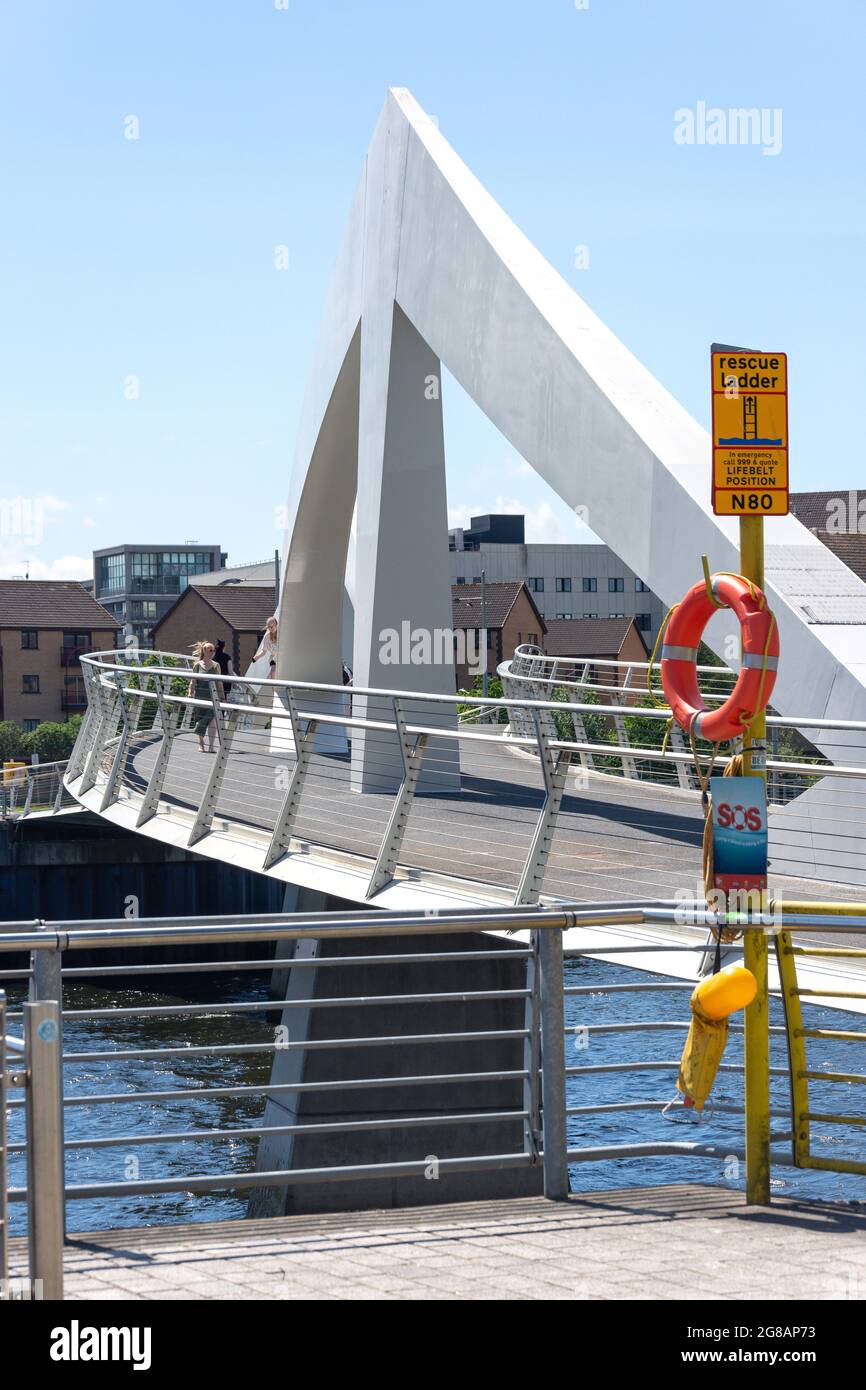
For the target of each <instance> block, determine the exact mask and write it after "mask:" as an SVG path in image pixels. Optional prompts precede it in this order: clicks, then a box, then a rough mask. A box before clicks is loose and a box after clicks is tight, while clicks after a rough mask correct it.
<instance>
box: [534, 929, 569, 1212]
mask: <svg viewBox="0 0 866 1390" xmlns="http://www.w3.org/2000/svg"><path fill="white" fill-rule="evenodd" d="M538 963H539V967H540V971H541V1105H542V1110H541V1116H542V1137H543V1155H544V1159H543V1163H544V1195H545V1197H548V1198H550V1200H551V1201H553V1202H563V1201H565V1199H566V1197H567V1196H568V1193H569V1186H568V1139H567V1134H566V1118H565V996H564V994H563V988H564V978H563V963H562V931H561V930H560V929H559V928H558V927H543V928H540V929H539V933H538Z"/></svg>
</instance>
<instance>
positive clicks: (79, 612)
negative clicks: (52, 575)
mask: <svg viewBox="0 0 866 1390" xmlns="http://www.w3.org/2000/svg"><path fill="white" fill-rule="evenodd" d="M0 627H29V628H34V627H35V628H80V629H82V630H85V629H86V630H87V631H92V630H93V629H100V628H101V629H106V628H111V629H116V628H119V627H120V623H118V622H117V621H116V620H115V619H114V618H112V616H111V614H110V613H108V612H106V610H105V609H104V608H103V607H102V604H101V603H97V602H96V599H95V598H93V596H92V595H91V594H89V593H88V592H87V590H86V589H85V588H84V586H83V585H82V584H79V583H78V582H77V581H76V580H74V579H0Z"/></svg>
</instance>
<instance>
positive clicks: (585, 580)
mask: <svg viewBox="0 0 866 1390" xmlns="http://www.w3.org/2000/svg"><path fill="white" fill-rule="evenodd" d="M448 549H449V560H450V566H451V582H452V584H477V583H479V582H480V579H481V572H482V570H483V571H484V576H485V579H486V580H487V582H488V583H500V582H504V581H508V580H522V581H523V582H524V583H525V584H526V587H527V588H528V589H529V591H530V593H531V594H532V597H533V599H534V600H535V604H536V607H537V608H538V611H539V613H540V614H541V616H542V617H543V618H544V619H545V621H551V620H553V621H555V620H556V619H564V620H568V619H572V618H633V619H634V622H635V626H636V627H637V629H638V631H639V632H640V633H641V635H642V637H643V639H644V641H645V642H647V644H648V645H649V646H650V647H651V646H652V644H653V643H654V642H655V639H656V636H657V634H658V630H659V627H660V626H661V623H662V620H663V618H664V615H665V611H666V609H665V606H664V605H663V603H662V601H661V599H660V598H658V597H657V595H656V594H654V593H652V591H651V590H650V589H649V587H648V586H647V585H646V584H645V583H644V581H643V579H642V578H641V576H640V575H638V574H635V572H634V570H630V569H629V567H628V565H624V564H623V562H622V560H620V558H619V556H618V555H616V554H614V552H613V551H612V550H611V548H610V546H607V545H600V544H593V545H578V544H574V545H568V544H562V545H558V544H555V543H550V544H547V543H541V544H539V543H529V544H527V542H526V541H525V539H524V518H523V517H522V516H503V515H496V514H492V515H487V516H474V517H473V518H472V525H471V526H470V527H467V528H459V527H458V528H455V529H453V530H450V531H449V532H448Z"/></svg>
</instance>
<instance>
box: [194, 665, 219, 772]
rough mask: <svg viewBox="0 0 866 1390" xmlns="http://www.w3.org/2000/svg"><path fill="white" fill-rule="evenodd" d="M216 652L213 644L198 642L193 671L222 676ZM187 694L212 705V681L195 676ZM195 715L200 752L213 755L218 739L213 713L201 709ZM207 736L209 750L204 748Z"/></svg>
mask: <svg viewBox="0 0 866 1390" xmlns="http://www.w3.org/2000/svg"><path fill="white" fill-rule="evenodd" d="M215 651H216V648H215V647H214V644H213V642H196V644H195V646H194V647H193V649H192V655H193V662H192V669H193V671H199V672H201V674H202V675H208V676H218V675H220V674H221V672H220V668H219V666H217V664H216V662H215V661H214V652H215ZM187 694H188V695H189V697H190V699H193V700H207V701H208V703H210V701H211V698H212V697H211V682H210V681H206V680H201V679H200V678H196V676H193V678H192V680H191V681H190V683H189V688H188V690H187ZM195 713H196V721H195V725H194V727H195V731H196V733H197V734H198V747H199V752H200V753H204V752H208V753H213V752H214V739H215V738H216V720H215V719H214V716H213V713H212V712H210V711H209V710H201V709H198V710H196V712H195ZM205 734H207V736H208V746H207V749H205V746H204V736H205Z"/></svg>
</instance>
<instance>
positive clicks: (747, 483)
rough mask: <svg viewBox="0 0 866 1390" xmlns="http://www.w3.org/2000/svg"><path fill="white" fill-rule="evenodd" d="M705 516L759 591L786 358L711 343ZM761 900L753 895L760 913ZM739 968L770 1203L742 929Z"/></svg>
mask: <svg viewBox="0 0 866 1390" xmlns="http://www.w3.org/2000/svg"><path fill="white" fill-rule="evenodd" d="M711 362H712V403H713V457H712V469H713V511H714V512H715V514H716V516H737V517H739V518H740V572H741V574H742V575H743V578H744V579H751V580H752V582H753V583H754V584H757V585H758V587H759V588H761V589H763V587H764V517H765V516H785V515H787V512H788V357H787V354H786V353H784V352H753V351H750V350H748V349H744V348H733V347H723V346H722V345H721V344H720V343H714V344H713V346H712V350H711ZM766 736H767V721H766V718H765V716H764V714H763V713H761V714H759V715H757V716H756V717H755V718H754V719H753V720H752V721H751V723H750V724H749V726H748V727H747V728H746V730H745V732H744V735H743V772H744V774H745V775H746V776H753V777H763V778H764V780H765V781H766V777H767V742H766ZM768 901H769V899H768V895H767V894H763V895H762V897H761V907H762V908H763V907H766V906H767V903H768ZM743 964H744V965H745V966H746V968H747V969H748V970H751V972H752V974H753V975H754V977H755V980H756V982H757V986H758V988H757V994H756V996H755V999H754V1001H753V1002H752V1003H751V1004H750V1005H749V1007H748V1008H747V1009H746V1014H745V1026H744V1032H745V1039H744V1042H745V1057H744V1062H745V1092H746V1200H747V1201H748V1202H749V1203H751V1204H753V1205H759V1206H765V1205H767V1204H768V1203H769V1201H770V1028H769V1021H770V1020H769V998H768V993H767V985H768V979H767V966H768V940H767V936H766V934H765V933H764V931H762V930H759V929H756V928H751V929H749V928H747V929H746V931H745V932H744V939H743Z"/></svg>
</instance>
